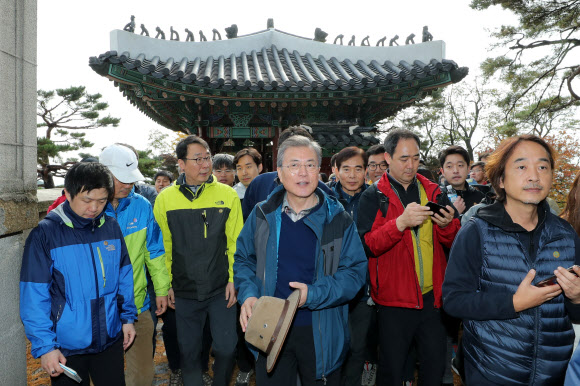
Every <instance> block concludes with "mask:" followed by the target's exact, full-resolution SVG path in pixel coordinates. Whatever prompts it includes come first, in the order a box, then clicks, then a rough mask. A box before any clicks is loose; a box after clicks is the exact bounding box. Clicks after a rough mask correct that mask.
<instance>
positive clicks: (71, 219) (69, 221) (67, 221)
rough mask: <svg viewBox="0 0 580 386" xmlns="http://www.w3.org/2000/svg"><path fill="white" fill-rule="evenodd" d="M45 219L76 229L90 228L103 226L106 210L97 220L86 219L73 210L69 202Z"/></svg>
mask: <svg viewBox="0 0 580 386" xmlns="http://www.w3.org/2000/svg"><path fill="white" fill-rule="evenodd" d="M107 205H109V204H107ZM45 219H47V220H50V221H54V222H56V223H61V224H64V225H66V226H68V227H71V228H74V229H83V228H90V227H95V226H101V225H103V223H104V222H105V210H104V209H103V211H102V212H101V213H99V215H98V216H97V217H95V218H84V217H81V216H79V215H78V214H76V213H75V212H74V211H73V210H72V208H71V207H70V204H69V202H68V200H67V201H65V202H63V203H62V205H59V206H57V207H56V208H55V209H53V210H52V211H50V213H48V214H47V215H46V217H45Z"/></svg>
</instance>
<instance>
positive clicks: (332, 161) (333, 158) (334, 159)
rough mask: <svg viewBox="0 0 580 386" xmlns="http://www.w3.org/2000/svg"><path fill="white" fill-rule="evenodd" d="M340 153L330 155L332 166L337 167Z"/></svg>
mask: <svg viewBox="0 0 580 386" xmlns="http://www.w3.org/2000/svg"><path fill="white" fill-rule="evenodd" d="M337 155H338V153H336V154H333V155H332V157H330V167H335V166H336V156H337Z"/></svg>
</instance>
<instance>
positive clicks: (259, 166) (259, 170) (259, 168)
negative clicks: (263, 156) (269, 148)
mask: <svg viewBox="0 0 580 386" xmlns="http://www.w3.org/2000/svg"><path fill="white" fill-rule="evenodd" d="M260 173H262V164H260V165H258V174H260Z"/></svg>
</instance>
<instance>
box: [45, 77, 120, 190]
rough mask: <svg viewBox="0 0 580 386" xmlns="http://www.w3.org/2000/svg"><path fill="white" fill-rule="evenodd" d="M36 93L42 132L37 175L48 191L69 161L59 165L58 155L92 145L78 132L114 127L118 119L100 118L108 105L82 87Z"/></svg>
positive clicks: (99, 96) (97, 95)
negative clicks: (55, 177) (54, 178)
mask: <svg viewBox="0 0 580 386" xmlns="http://www.w3.org/2000/svg"><path fill="white" fill-rule="evenodd" d="M37 93H38V99H37V110H36V114H37V116H38V123H37V127H38V128H42V129H43V130H45V131H44V133H43V134H44V135H40V136H38V138H37V146H38V153H37V163H38V176H39V178H41V179H42V180H43V181H44V187H45V188H51V187H54V183H53V179H52V177H53V176H54V175H56V176H63V175H64V174H65V173H66V171H67V169H68V166H69V165H68V164H69V163H70V162H72V160H73V159H69V160H67V162H66V163H63V162H62V160H61V154H62V153H64V152H67V151H74V150H80V149H84V148H88V147H91V146H93V143H92V142H90V141H88V140H87V139H86V138H85V136H86V133H85V132H84V131H82V130H90V129H97V128H100V127H107V126H113V127H117V126H118V125H119V122H120V121H121V120H120V118H114V117H111V116H110V115H108V116H105V117H102V116H101V114H102V113H103V112H104V111H105V110H106V109H107V108H108V107H109V105H108V104H107V103H105V102H102V101H101V100H100V99H101V97H102V95H101V94H89V93H88V92H87V91H86V89H85V87H83V86H77V87H74V86H73V87H69V88H65V89H56V90H49V91H45V90H38V92H37ZM78 130H81V131H78Z"/></svg>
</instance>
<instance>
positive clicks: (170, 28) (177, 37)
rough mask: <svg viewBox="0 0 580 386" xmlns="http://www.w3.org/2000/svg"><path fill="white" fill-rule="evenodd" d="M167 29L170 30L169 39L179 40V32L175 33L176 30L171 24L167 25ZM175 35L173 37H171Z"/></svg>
mask: <svg viewBox="0 0 580 386" xmlns="http://www.w3.org/2000/svg"><path fill="white" fill-rule="evenodd" d="M169 31H171V38H170V39H171V40H177V41H179V34H178V33H177V31H176V30H174V29H173V26H171V27H169ZM174 35H175V38H174V37H173V36H174Z"/></svg>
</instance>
